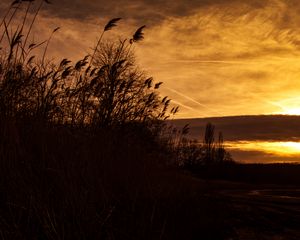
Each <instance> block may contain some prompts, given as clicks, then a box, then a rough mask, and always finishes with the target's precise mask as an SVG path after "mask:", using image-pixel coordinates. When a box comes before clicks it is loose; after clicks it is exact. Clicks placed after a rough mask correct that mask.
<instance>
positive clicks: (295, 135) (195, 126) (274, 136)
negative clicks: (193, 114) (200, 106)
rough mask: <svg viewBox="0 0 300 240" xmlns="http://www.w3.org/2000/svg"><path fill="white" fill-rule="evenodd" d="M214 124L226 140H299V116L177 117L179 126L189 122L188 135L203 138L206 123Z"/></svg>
mask: <svg viewBox="0 0 300 240" xmlns="http://www.w3.org/2000/svg"><path fill="white" fill-rule="evenodd" d="M208 122H210V123H212V124H214V125H215V126H216V131H217V132H218V131H221V132H222V133H223V134H224V138H225V140H226V141H300V116H284V115H275V116H272V115H271V116H236V117H217V118H199V119H178V120H174V122H173V123H174V124H175V125H176V126H177V127H178V128H181V127H183V126H184V125H185V124H189V126H190V133H189V136H190V137H191V138H193V139H203V137H204V131H205V126H206V124H207V123H208Z"/></svg>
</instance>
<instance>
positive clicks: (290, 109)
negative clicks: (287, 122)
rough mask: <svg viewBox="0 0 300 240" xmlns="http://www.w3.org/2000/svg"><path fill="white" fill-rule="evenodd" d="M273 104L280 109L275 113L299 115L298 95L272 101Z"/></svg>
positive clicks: (299, 103)
mask: <svg viewBox="0 0 300 240" xmlns="http://www.w3.org/2000/svg"><path fill="white" fill-rule="evenodd" d="M273 104H274V106H276V107H278V108H279V109H280V111H276V112H274V113H275V114H283V115H300V97H292V98H287V99H283V100H280V101H276V102H273Z"/></svg>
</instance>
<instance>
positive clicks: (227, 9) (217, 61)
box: [0, 0, 300, 118]
mask: <svg viewBox="0 0 300 240" xmlns="http://www.w3.org/2000/svg"><path fill="white" fill-rule="evenodd" d="M10 2H11V1H7V0H1V3H0V14H1V15H3V12H4V9H5V8H6V7H7V5H8V3H10ZM36 2H37V1H36ZM52 2H53V4H51V5H47V6H45V7H44V10H43V12H42V13H41V15H40V16H39V18H38V22H37V25H36V27H35V29H34V32H35V35H34V39H35V40H37V39H38V38H47V36H49V34H50V33H51V31H52V30H53V29H54V28H56V27H57V26H60V27H61V30H60V31H59V32H58V33H57V34H56V35H55V37H54V39H53V41H52V43H51V46H50V47H49V49H50V54H49V57H55V59H60V58H64V57H68V58H71V59H73V60H77V59H79V58H81V57H83V56H84V55H86V54H87V53H89V52H91V48H92V47H93V46H94V45H95V43H96V41H97V36H98V35H99V33H100V30H101V29H102V27H103V26H104V24H105V23H106V22H107V21H108V20H109V19H111V18H113V17H122V18H123V20H122V22H120V24H119V27H118V28H115V29H113V30H112V31H110V32H108V33H107V35H106V36H105V38H106V39H108V38H110V37H117V36H122V37H130V36H131V34H132V33H133V32H134V31H135V30H136V28H137V27H139V26H141V25H144V24H146V25H147V29H146V30H145V40H144V41H143V42H142V43H140V44H138V45H136V47H135V50H136V54H137V57H138V58H137V59H138V62H139V64H140V66H141V68H142V69H145V70H146V71H147V72H148V73H149V75H152V76H154V77H155V79H156V80H157V81H163V82H164V85H163V87H162V89H161V92H162V94H163V95H168V96H169V97H171V98H172V99H173V100H174V103H176V104H179V105H181V108H180V112H179V114H178V115H177V117H178V118H186V117H188V118H192V117H206V116H227V115H248V114H251V115H252V114H275V113H287V114H300V97H299V96H300V94H299V92H300V64H299V62H300V47H299V46H300V2H299V1H297V0H265V1H256V0H253V1H246V0H231V1H225V0H222V1H221V0H191V1H178V0H177V1H176V0H175V1H171V0H166V1H159V0H152V1H150V0H143V1H135V0H131V1H129V0H128V1H126V0H120V1H111V3H107V1H104V0H100V1H96V0H94V1H92V0H88V1H86V0H73V1H71V0H62V1H54V0H53V1H52ZM249 2H250V3H249Z"/></svg>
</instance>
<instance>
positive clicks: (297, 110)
mask: <svg viewBox="0 0 300 240" xmlns="http://www.w3.org/2000/svg"><path fill="white" fill-rule="evenodd" d="M282 114H285V115H300V108H291V109H285V111H283V112H282Z"/></svg>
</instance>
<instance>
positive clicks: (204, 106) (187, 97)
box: [165, 87, 224, 116]
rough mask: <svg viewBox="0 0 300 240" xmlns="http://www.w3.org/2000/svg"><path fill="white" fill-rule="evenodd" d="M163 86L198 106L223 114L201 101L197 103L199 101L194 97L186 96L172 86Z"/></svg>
mask: <svg viewBox="0 0 300 240" xmlns="http://www.w3.org/2000/svg"><path fill="white" fill-rule="evenodd" d="M165 88H166V89H168V90H170V91H172V92H174V93H176V94H177V95H179V96H181V97H184V98H186V99H188V100H190V101H191V102H193V103H196V104H198V105H199V106H201V107H203V108H206V109H207V110H209V111H210V112H213V113H217V114H218V115H221V116H223V115H224V114H222V113H219V112H217V111H215V110H213V109H211V108H209V107H207V106H206V105H204V104H202V103H199V102H198V101H196V100H195V99H193V98H191V97H189V96H186V95H185V94H183V93H181V92H178V91H177V90H175V89H172V88H169V87H165Z"/></svg>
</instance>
